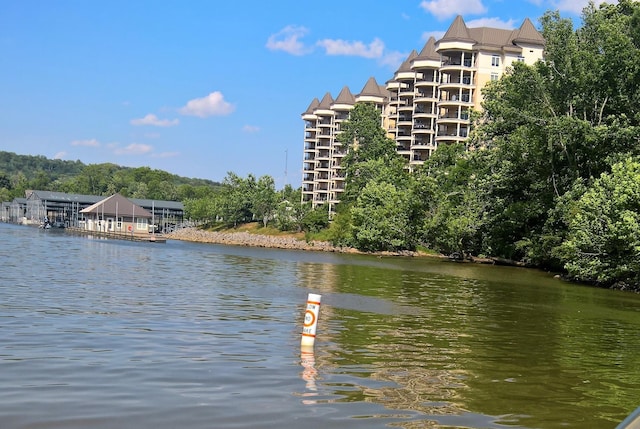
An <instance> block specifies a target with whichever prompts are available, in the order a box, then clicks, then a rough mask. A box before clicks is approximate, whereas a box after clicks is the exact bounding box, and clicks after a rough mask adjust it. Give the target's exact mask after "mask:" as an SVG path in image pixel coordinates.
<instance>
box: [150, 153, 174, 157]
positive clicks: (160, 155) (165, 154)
mask: <svg viewBox="0 0 640 429" xmlns="http://www.w3.org/2000/svg"><path fill="white" fill-rule="evenodd" d="M179 155H180V152H160V153H155V154H153V155H151V156H152V157H153V158H174V157H176V156H179Z"/></svg>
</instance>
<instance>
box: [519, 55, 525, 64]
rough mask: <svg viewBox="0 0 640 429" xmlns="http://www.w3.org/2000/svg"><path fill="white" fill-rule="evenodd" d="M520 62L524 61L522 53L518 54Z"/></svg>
mask: <svg viewBox="0 0 640 429" xmlns="http://www.w3.org/2000/svg"><path fill="white" fill-rule="evenodd" d="M518 62H519V63H524V57H523V56H522V55H518Z"/></svg>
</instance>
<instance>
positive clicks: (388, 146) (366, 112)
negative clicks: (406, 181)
mask: <svg viewBox="0 0 640 429" xmlns="http://www.w3.org/2000/svg"><path fill="white" fill-rule="evenodd" d="M338 140H339V141H340V142H342V144H344V145H346V146H347V155H346V156H345V157H344V158H343V160H342V167H343V168H344V170H345V172H346V179H345V192H344V194H343V196H342V197H341V203H346V204H349V203H352V202H354V201H355V200H356V198H357V196H358V194H359V193H360V191H361V190H362V189H363V188H364V187H365V186H366V185H367V183H369V182H370V181H371V180H375V176H376V175H377V174H378V172H379V166H380V165H385V166H388V167H390V168H391V169H394V171H396V172H399V174H401V173H402V167H403V163H404V161H403V159H402V157H400V155H398V153H397V152H396V145H395V142H394V141H393V140H392V139H390V138H388V137H387V135H386V131H385V130H384V129H383V128H382V122H381V116H380V112H379V111H378V110H377V109H376V107H375V106H374V105H373V104H370V103H356V105H355V106H354V108H353V109H352V110H351V112H350V113H349V120H347V121H345V122H343V123H342V125H341V130H340V134H339V135H338ZM370 162H374V163H375V165H371V164H368V163H370ZM389 173H390V170H387V171H386V172H385V174H389ZM390 180H394V179H390Z"/></svg>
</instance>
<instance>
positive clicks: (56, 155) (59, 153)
mask: <svg viewBox="0 0 640 429" xmlns="http://www.w3.org/2000/svg"><path fill="white" fill-rule="evenodd" d="M65 156H67V152H65V151H61V152H58V153H56V154H55V155H53V159H62V158H64V157H65Z"/></svg>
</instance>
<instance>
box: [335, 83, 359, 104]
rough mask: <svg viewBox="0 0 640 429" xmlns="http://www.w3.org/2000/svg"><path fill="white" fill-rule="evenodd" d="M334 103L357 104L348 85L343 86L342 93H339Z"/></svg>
mask: <svg viewBox="0 0 640 429" xmlns="http://www.w3.org/2000/svg"><path fill="white" fill-rule="evenodd" d="M333 104H347V105H351V106H353V105H355V104H356V98H355V97H354V96H353V94H352V93H351V91H350V90H349V87H348V86H345V87H344V88H342V91H340V94H338V98H336V100H335V101H334V102H333Z"/></svg>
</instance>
